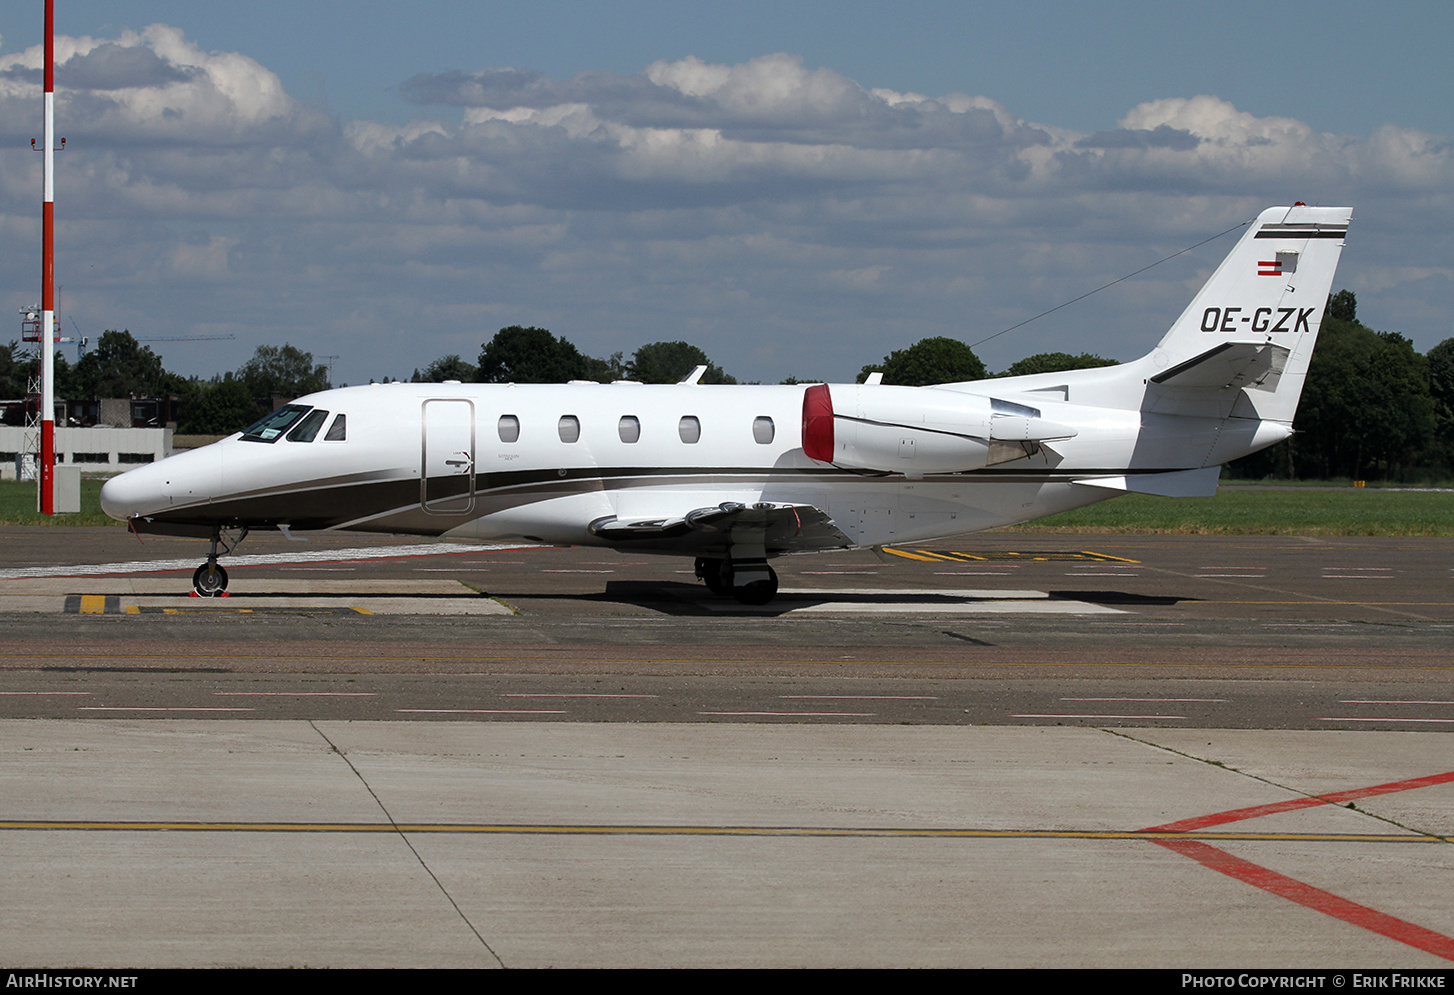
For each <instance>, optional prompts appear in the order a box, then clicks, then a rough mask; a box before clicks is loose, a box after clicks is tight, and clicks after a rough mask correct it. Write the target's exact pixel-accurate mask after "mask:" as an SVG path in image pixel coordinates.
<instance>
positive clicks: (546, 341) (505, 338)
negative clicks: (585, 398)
mask: <svg viewBox="0 0 1454 995" xmlns="http://www.w3.org/2000/svg"><path fill="white" fill-rule="evenodd" d="M599 362H600V360H592V359H590V357H588V356H583V355H581V351H580V350H579V349H577V348H576V347H575V346H574V345H573V344H571V342H570V341H568V340H567V339H565V338H564V337H562V338H557V337H556V336H554V335H552V334H550V330H549V329H545V328H535V327H529V328H526V327H522V326H520V325H511V326H510V327H509V328H502V329H500V330H499V331H498V332H496V333H495V337H494V338H492V339H490V341H488V342H486V343H485V344H484V346H483V347H482V349H481V350H480V370H479V378H480V380H481V381H483V382H484V383H565V382H567V381H569V380H592V379H596V378H595V377H592V376H591V375H590V374H591V373H593V372H596V370H597V367H596V366H595V365H594V364H598V363H599Z"/></svg>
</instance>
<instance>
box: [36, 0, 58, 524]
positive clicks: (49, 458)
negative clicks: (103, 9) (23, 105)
mask: <svg viewBox="0 0 1454 995" xmlns="http://www.w3.org/2000/svg"><path fill="white" fill-rule="evenodd" d="M55 72H56V44H55V0H45V131H44V132H43V135H44V138H43V139H42V140H43V141H44V142H45V146H44V152H45V167H44V168H45V180H44V182H43V187H42V190H43V192H42V197H41V207H40V212H41V213H40V245H41V250H40V251H41V264H40V307H41V327H40V342H41V346H40V513H41V514H42V515H54V514H55V513H56V489H55V476H56V410H55V409H56V402H55V353H56V347H55V335H56V332H55V323H56V310H55V308H56V300H55V289H56V287H55V284H56V279H55V277H56V272H55V199H56V191H55V162H56V150H55V130H56V106H55V104H56V80H55Z"/></svg>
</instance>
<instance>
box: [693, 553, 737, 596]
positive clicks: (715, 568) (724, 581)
mask: <svg viewBox="0 0 1454 995" xmlns="http://www.w3.org/2000/svg"><path fill="white" fill-rule="evenodd" d="M726 563H727V561H726V560H715V559H709V558H707V557H705V556H699V557H697V563H696V567H697V576H698V577H700V578H702V582H703V583H704V584H706V585H707V590H709V591H711V592H712V593H713V594H727V593H729V592H730V591H731V590H732V572H731V569H730V568H726Z"/></svg>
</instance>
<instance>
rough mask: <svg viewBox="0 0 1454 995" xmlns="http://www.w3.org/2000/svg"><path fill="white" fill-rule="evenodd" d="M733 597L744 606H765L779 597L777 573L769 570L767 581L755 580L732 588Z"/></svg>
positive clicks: (769, 568) (771, 569)
mask: <svg viewBox="0 0 1454 995" xmlns="http://www.w3.org/2000/svg"><path fill="white" fill-rule="evenodd" d="M732 596H733V597H734V598H736V599H737V600H738V601H739V602H741V603H742V604H744V605H765V604H767V603H768V602H769V601H771V600H772V599H773V598H775V597H777V571H776V570H774V569H773V568H772V567H768V568H767V580H754V581H752V582H751V583H749V584H742V585H740V586H735V587H733V588H732Z"/></svg>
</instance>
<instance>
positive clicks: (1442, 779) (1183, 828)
mask: <svg viewBox="0 0 1454 995" xmlns="http://www.w3.org/2000/svg"><path fill="white" fill-rule="evenodd" d="M1450 782H1454V770H1451V771H1448V772H1447V773H1444V774H1430V775H1429V776H1428V777H1414V778H1409V779H1408V780H1404V781H1390V782H1389V783H1388V784H1375V785H1373V786H1372V787H1369V788H1354V789H1353V790H1351V791H1334V792H1331V793H1329V794H1326V795H1317V796H1315V797H1305V798H1289V799H1288V800H1287V801H1282V802H1273V803H1272V804H1270V805H1254V806H1252V807H1251V808H1235V809H1232V810H1231V811H1230V812H1214V813H1212V814H1211V815H1199V816H1197V817H1196V818H1194V819H1182V820H1180V821H1178V822H1168V823H1167V824H1166V825H1164V826H1149V827H1147V828H1146V829H1145V830H1143V831H1144V832H1148V833H1188V832H1194V831H1196V830H1198V829H1206V828H1207V827H1208V826H1221V825H1225V824H1227V823H1229V822H1241V821H1242V820H1243V819H1256V818H1258V817H1259V816H1264V815H1277V814H1278V813H1279V812H1292V811H1295V810H1297V809H1300V808H1316V807H1318V806H1319V805H1341V804H1342V803H1343V802H1351V801H1357V800H1358V799H1359V798H1372V797H1374V796H1375V795H1387V794H1391V793H1393V792H1395V791H1411V790H1412V789H1414V788H1427V787H1429V786H1431V785H1435V784H1449V783H1450Z"/></svg>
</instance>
